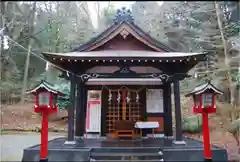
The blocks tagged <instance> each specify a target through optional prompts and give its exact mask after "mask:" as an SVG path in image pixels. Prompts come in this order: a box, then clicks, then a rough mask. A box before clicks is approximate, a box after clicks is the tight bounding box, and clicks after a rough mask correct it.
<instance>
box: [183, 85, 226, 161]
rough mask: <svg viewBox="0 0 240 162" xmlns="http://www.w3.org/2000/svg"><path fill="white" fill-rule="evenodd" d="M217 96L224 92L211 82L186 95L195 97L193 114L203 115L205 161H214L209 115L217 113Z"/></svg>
mask: <svg viewBox="0 0 240 162" xmlns="http://www.w3.org/2000/svg"><path fill="white" fill-rule="evenodd" d="M217 94H220V95H222V94H223V92H222V91H220V90H219V89H217V88H216V87H215V86H213V85H212V84H211V83H210V82H207V83H206V84H203V85H200V86H197V87H196V88H195V89H194V90H193V91H192V92H190V93H189V94H187V95H186V97H189V96H192V97H193V100H194V106H193V112H194V113H200V114H202V132H203V145H204V161H212V153H211V145H210V132H209V124H208V114H209V113H216V100H215V97H216V95H217Z"/></svg>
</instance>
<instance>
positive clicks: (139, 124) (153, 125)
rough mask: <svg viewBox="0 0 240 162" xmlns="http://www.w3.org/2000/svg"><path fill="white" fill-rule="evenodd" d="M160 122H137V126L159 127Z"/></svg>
mask: <svg viewBox="0 0 240 162" xmlns="http://www.w3.org/2000/svg"><path fill="white" fill-rule="evenodd" d="M158 127H159V123H158V122H136V123H135V128H141V129H142V128H158Z"/></svg>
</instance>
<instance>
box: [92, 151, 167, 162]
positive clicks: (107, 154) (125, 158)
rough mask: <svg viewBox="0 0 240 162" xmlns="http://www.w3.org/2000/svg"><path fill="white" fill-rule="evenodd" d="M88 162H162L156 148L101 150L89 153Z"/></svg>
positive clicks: (161, 155) (161, 154) (161, 156)
mask: <svg viewBox="0 0 240 162" xmlns="http://www.w3.org/2000/svg"><path fill="white" fill-rule="evenodd" d="M90 161H96V162H159V161H163V152H162V150H160V149H158V148H104V149H103V148H101V149H93V150H92V151H91V155H90Z"/></svg>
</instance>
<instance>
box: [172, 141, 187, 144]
mask: <svg viewBox="0 0 240 162" xmlns="http://www.w3.org/2000/svg"><path fill="white" fill-rule="evenodd" d="M173 143H174V144H175V145H186V142H185V141H173Z"/></svg>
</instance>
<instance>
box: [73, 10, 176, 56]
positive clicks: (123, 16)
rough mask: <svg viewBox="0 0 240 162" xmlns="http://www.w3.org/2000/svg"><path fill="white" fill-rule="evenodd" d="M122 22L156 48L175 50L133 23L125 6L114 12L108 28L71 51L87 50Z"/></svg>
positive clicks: (117, 27)
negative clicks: (114, 14)
mask: <svg viewBox="0 0 240 162" xmlns="http://www.w3.org/2000/svg"><path fill="white" fill-rule="evenodd" d="M123 24H125V25H127V26H128V27H130V28H131V29H132V30H134V31H135V32H136V33H137V34H138V36H139V37H140V38H143V39H145V40H146V41H147V42H148V43H149V44H151V45H153V46H155V47H156V48H159V49H161V50H164V51H166V52H174V51H175V50H174V49H172V48H171V47H169V46H167V45H166V44H164V43H161V42H159V41H157V40H156V39H155V38H153V37H152V36H150V35H149V34H148V33H146V32H145V31H143V30H142V29H141V28H140V27H139V26H138V25H136V24H135V23H134V19H133V16H132V13H131V11H130V10H129V9H128V10H127V9H126V8H125V7H123V8H122V9H121V10H120V9H118V10H117V13H116V16H115V18H114V20H113V23H112V25H111V26H110V27H109V28H107V29H106V30H104V31H103V32H102V33H100V34H99V35H97V36H96V37H93V38H92V39H90V40H89V41H88V42H87V43H85V44H83V45H81V46H79V47H77V48H75V49H74V50H72V52H74V51H79V52H81V51H86V50H88V48H89V47H91V46H92V45H95V44H98V43H99V42H101V41H102V40H103V39H105V38H107V37H109V35H110V34H111V33H114V32H115V31H116V30H117V29H119V28H120V27H121V26H122V25H123Z"/></svg>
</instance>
